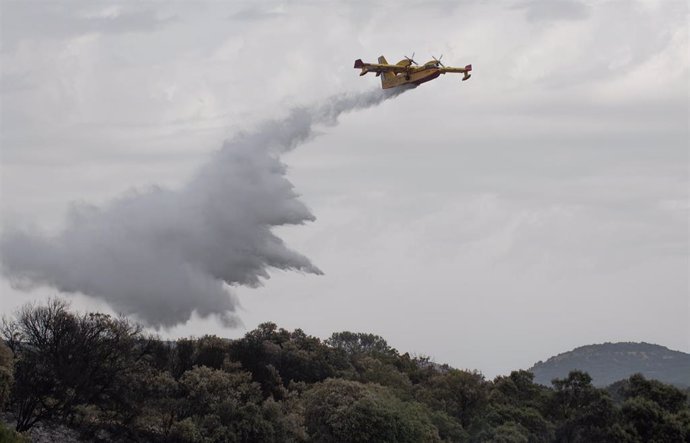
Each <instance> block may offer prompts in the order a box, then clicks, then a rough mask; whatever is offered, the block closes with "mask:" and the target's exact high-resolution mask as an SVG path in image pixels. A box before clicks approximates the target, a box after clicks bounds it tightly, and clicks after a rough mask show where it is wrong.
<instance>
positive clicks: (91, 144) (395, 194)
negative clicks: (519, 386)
mask: <svg viewBox="0 0 690 443" xmlns="http://www.w3.org/2000/svg"><path fill="white" fill-rule="evenodd" d="M0 16H1V20H2V23H1V24H2V26H1V29H0V31H1V37H2V38H1V45H2V46H1V49H0V55H1V57H2V65H1V68H0V69H1V73H2V79H1V82H0V94H1V95H0V98H1V109H0V125H1V127H0V143H1V145H0V146H1V173H2V175H1V185H2V187H1V194H0V196H1V197H2V200H1V207H0V209H1V210H2V220H1V221H2V226H1V229H2V230H3V232H8V231H9V230H14V229H18V228H21V229H24V228H26V229H28V228H30V229H32V230H34V231H36V230H37V231H40V232H43V233H45V235H46V236H51V235H59V233H60V232H61V231H62V230H63V229H64V228H65V226H66V225H68V223H69V218H67V214H68V212H69V211H70V208H73V207H74V205H75V204H84V203H88V204H91V205H94V207H98V208H100V207H108V205H110V204H111V202H113V201H120V200H121V199H123V198H125V197H123V196H127V195H132V193H133V192H135V191H136V192H147V190H150V189H154V187H155V189H164V190H170V191H174V192H178V191H179V190H182V189H184V187H185V186H186V184H187V183H189V182H190V180H191V178H192V177H194V176H195V174H197V171H199V168H201V167H202V165H205V164H208V163H209V162H212V161H213V160H209V159H213V158H215V157H213V156H214V155H215V154H214V153H217V152H218V150H219V149H220V148H221V146H223V142H224V140H226V139H232V138H233V137H234V136H236V135H237V134H238V133H239V132H240V131H245V132H246V131H252V130H255V129H256V128H257V127H259V126H258V125H260V124H261V122H263V121H266V120H270V119H281V118H283V117H285V116H286V115H288V113H289V112H290V110H291V109H292V108H293V107H295V106H304V107H309V106H312V105H314V104H317V105H318V104H320V103H323V102H324V100H327V99H328V98H329V97H331V96H333V95H334V94H340V93H361V92H363V91H369V90H372V89H375V88H378V87H379V85H380V81H379V79H378V78H376V77H374V76H373V75H368V76H364V77H360V76H358V71H356V70H354V69H353V68H352V65H353V62H354V60H355V59H357V58H362V59H363V60H364V61H366V62H374V61H375V60H376V58H377V57H378V56H379V55H381V54H383V55H385V56H386V57H387V59H388V61H389V62H396V61H397V60H398V59H400V58H402V56H403V55H405V54H407V55H411V54H412V53H413V52H414V53H415V58H416V59H417V61H419V62H425V61H427V60H428V59H430V58H431V56H432V55H435V56H437V57H438V56H439V55H441V54H443V61H444V62H445V63H446V64H447V65H452V66H464V65H466V64H470V63H471V64H472V65H473V67H474V71H473V76H472V78H471V80H469V81H467V82H462V83H461V82H460V76H453V75H450V74H449V75H446V76H442V77H440V78H439V79H437V80H435V81H433V82H430V83H426V84H424V85H422V86H420V87H419V88H417V89H415V90H412V91H408V92H406V93H404V94H402V95H401V96H399V97H396V98H395V99H392V100H387V101H385V102H383V103H382V104H380V105H379V106H376V107H371V108H368V109H362V110H358V111H353V112H351V113H347V114H344V115H342V116H341V117H340V119H339V123H338V124H337V125H321V126H319V127H318V128H316V129H317V130H318V135H317V136H316V137H313V138H312V139H310V140H308V141H307V142H306V143H304V144H302V145H300V146H298V147H297V148H296V149H295V150H293V151H291V152H289V153H286V154H284V155H282V156H281V157H280V160H281V161H282V162H283V163H284V164H286V165H287V171H286V176H285V178H286V179H287V180H289V182H291V183H292V185H294V192H296V193H297V194H299V195H300V197H299V201H301V202H302V203H303V204H304V205H305V206H306V207H307V208H308V209H309V211H310V213H311V214H313V215H314V216H315V218H316V219H315V220H314V221H310V222H308V223H306V224H303V225H297V226H285V227H280V228H275V229H273V233H274V234H275V235H276V236H278V237H279V238H281V239H282V240H284V241H285V243H286V244H287V245H288V246H289V247H290V248H291V249H292V250H294V251H298V252H299V253H300V254H303V256H305V257H307V258H308V259H309V260H310V261H311V263H313V264H314V265H315V266H316V267H318V268H319V269H320V270H321V271H323V273H324V275H313V274H310V273H301V272H294V271H289V270H287V271H282V270H269V274H270V279H265V278H264V279H262V283H263V286H261V287H258V288H252V287H244V286H242V285H235V286H233V287H232V288H226V290H228V291H229V292H231V293H232V294H233V296H232V297H234V298H236V300H237V301H238V302H239V304H240V306H241V307H240V308H239V309H238V310H237V311H236V314H237V317H238V318H239V320H240V321H241V325H239V326H236V327H227V326H226V325H227V324H228V322H226V323H223V322H222V321H220V319H219V317H218V316H215V315H211V316H209V317H207V318H201V315H199V314H194V315H193V316H192V318H191V320H190V321H188V322H186V323H185V324H181V325H178V326H175V327H172V328H167V329H161V330H159V333H161V334H162V335H163V336H165V337H177V336H186V335H195V336H199V335H203V334H206V333H214V334H218V335H221V336H226V337H240V336H242V335H243V334H244V333H246V332H247V331H248V330H251V329H253V328H254V327H256V326H257V325H258V324H259V323H261V322H264V321H274V322H276V323H277V324H278V325H279V326H282V327H285V328H288V329H294V328H302V329H303V330H304V331H305V332H307V333H309V334H312V335H317V336H320V337H322V338H327V337H328V336H329V335H330V334H331V333H332V332H335V331H342V330H350V331H362V332H372V333H376V334H379V335H381V336H383V337H384V338H386V339H387V340H388V341H389V343H390V344H391V345H393V346H394V347H396V348H397V349H399V350H400V351H407V352H410V353H416V354H423V355H429V356H431V357H432V358H434V359H435V360H436V361H438V362H441V363H449V364H451V365H452V366H455V367H460V368H470V369H478V370H481V371H482V372H483V373H484V374H485V375H487V376H488V377H493V376H495V375H497V374H502V373H507V372H509V371H510V370H512V369H518V368H527V367H529V366H531V365H532V364H533V363H534V362H536V361H538V360H543V359H546V358H548V357H550V356H552V355H554V354H557V353H560V352H564V351H567V350H570V349H572V348H574V347H576V346H581V345H586V344H591V343H602V342H607V341H610V342H615V341H647V342H652V343H658V344H661V345H664V346H668V347H670V348H672V349H677V350H681V351H685V352H690V306H689V294H690V288H689V277H688V268H689V238H688V236H689V229H688V228H689V226H688V220H689V195H688V189H689V184H690V183H689V162H688V142H689V138H690V137H689V131H688V125H689V113H688V112H689V110H688V107H689V100H690V96H689V91H688V78H689V72H688V65H689V63H688V18H689V17H688V6H687V2H686V1H681V0H678V1H674V0H660V1H648V0H644V1H642V0H639V1H634V0H629V1H575V0H562V1H551V0H548V1H547V0H543V1H529V0H515V1H507V0H506V1H496V2H493V1H492V2H488V1H481V0H476V1H471V0H465V1H461V2H457V1H448V2H440V1H439V2H432V1H414V2H412V1H407V2H400V1H373V2H347V3H346V2H301V1H295V2H289V1H286V2H246V3H242V2H200V1H189V2H165V3H163V2H133V1H132V2H122V3H106V2H91V1H84V2H11V1H7V0H1V2H0ZM235 172H236V171H234V170H232V171H229V172H228V174H230V175H232V174H235ZM229 194H231V193H229ZM118 199H120V200H118ZM230 200H231V199H230ZM104 235H105V234H104ZM0 291H1V293H2V297H1V299H0V310H1V311H2V313H4V314H8V313H11V312H13V311H14V310H15V309H16V308H17V307H19V306H21V305H22V304H24V303H26V302H28V301H36V300H38V301H40V300H45V299H46V298H47V297H50V296H51V295H56V294H59V295H60V297H65V298H67V299H69V300H72V302H73V306H74V307H75V308H78V309H84V310H86V309H97V310H101V311H106V312H113V310H114V308H113V307H112V306H111V305H109V304H108V303H107V302H106V301H105V300H107V298H103V297H100V296H98V294H92V295H95V297H94V296H89V295H84V294H62V293H60V292H59V291H58V290H57V289H55V288H52V287H50V286H40V287H34V288H31V289H27V288H19V287H12V284H11V283H10V281H9V277H8V276H7V273H5V276H3V277H2V280H1V281H0ZM189 297H190V298H193V297H195V294H189ZM228 297H230V296H228ZM206 314H208V313H206Z"/></svg>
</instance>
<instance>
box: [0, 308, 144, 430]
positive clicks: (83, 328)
mask: <svg viewBox="0 0 690 443" xmlns="http://www.w3.org/2000/svg"><path fill="white" fill-rule="evenodd" d="M67 307H68V305H67V303H66V302H64V301H61V300H58V299H53V300H50V301H49V302H48V303H47V304H46V305H44V306H33V305H27V306H25V307H24V308H22V309H21V310H20V311H19V312H18V313H17V314H16V316H15V319H14V320H11V321H5V325H4V326H3V332H4V335H5V337H4V338H5V340H13V341H14V343H15V348H16V351H15V352H16V355H17V360H16V363H15V386H14V390H13V398H14V405H15V415H16V417H17V430H18V431H24V430H26V429H29V428H30V427H31V426H33V425H34V424H35V423H36V422H37V421H39V420H44V419H47V418H52V417H57V418H61V419H67V418H69V417H71V416H73V414H74V412H75V407H76V406H77V405H80V404H82V405H83V404H95V405H98V406H99V407H101V408H105V409H109V410H113V411H115V410H118V409H119V410H120V411H128V410H129V408H127V407H122V406H123V405H125V404H127V403H128V399H129V398H131V397H132V396H133V393H132V392H131V391H130V389H131V384H130V383H128V382H126V379H127V377H128V375H130V374H131V373H132V372H135V371H136V370H137V364H138V363H140V362H141V359H142V357H143V356H144V355H145V354H146V352H147V351H146V340H145V339H144V337H143V336H142V334H141V328H140V326H138V325H136V324H133V323H131V322H129V321H128V320H126V319H124V318H112V317H110V316H108V315H104V314H94V313H90V314H83V315H75V314H72V313H70V312H69V311H68V310H67ZM142 363H143V362H142ZM127 413H128V414H132V413H134V414H136V411H128V412H127Z"/></svg>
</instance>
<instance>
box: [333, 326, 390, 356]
mask: <svg viewBox="0 0 690 443" xmlns="http://www.w3.org/2000/svg"><path fill="white" fill-rule="evenodd" d="M326 344H328V345H329V346H332V347H334V348H336V349H341V350H343V351H344V352H345V353H346V354H347V355H348V356H353V355H358V354H378V355H393V354H397V351H396V350H395V349H393V348H391V347H390V346H388V343H387V342H386V340H384V339H383V338H382V337H380V336H378V335H374V334H365V333H361V332H349V331H344V332H335V333H333V335H331V338H329V339H328V340H326Z"/></svg>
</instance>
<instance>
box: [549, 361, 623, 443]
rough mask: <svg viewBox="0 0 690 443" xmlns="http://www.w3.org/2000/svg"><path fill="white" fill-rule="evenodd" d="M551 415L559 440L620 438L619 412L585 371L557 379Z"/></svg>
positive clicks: (608, 439) (580, 440)
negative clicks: (617, 427)
mask: <svg viewBox="0 0 690 443" xmlns="http://www.w3.org/2000/svg"><path fill="white" fill-rule="evenodd" d="M553 386H554V391H555V392H554V394H553V396H552V398H551V406H550V408H549V409H550V416H551V418H553V419H554V421H555V423H556V439H557V440H558V441H568V442H591V441H616V440H618V439H619V437H618V436H617V432H618V431H617V430H616V429H614V428H613V427H612V424H614V423H615V422H616V411H615V410H614V408H613V402H612V401H611V399H610V397H609V396H608V394H607V393H606V392H605V391H603V390H600V389H597V388H595V387H594V386H592V378H591V377H590V376H589V375H588V374H587V373H585V372H581V371H571V372H570V374H569V375H568V378H565V379H555V380H553Z"/></svg>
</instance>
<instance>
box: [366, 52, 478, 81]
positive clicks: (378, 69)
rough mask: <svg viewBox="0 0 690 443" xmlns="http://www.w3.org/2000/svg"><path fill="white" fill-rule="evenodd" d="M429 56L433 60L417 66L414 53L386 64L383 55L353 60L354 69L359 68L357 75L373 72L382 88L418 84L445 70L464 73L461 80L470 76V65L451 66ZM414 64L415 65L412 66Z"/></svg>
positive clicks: (433, 77)
mask: <svg viewBox="0 0 690 443" xmlns="http://www.w3.org/2000/svg"><path fill="white" fill-rule="evenodd" d="M442 57H443V56H441V57H439V58H436V57H433V56H432V57H431V58H433V60H431V61H428V62H426V63H424V64H423V65H422V66H419V65H418V64H417V62H416V61H414V53H413V54H412V57H408V56H405V58H404V59H403V60H400V61H399V62H398V63H396V64H394V65H391V64H388V62H387V61H386V58H385V57H384V56H381V57H379V62H378V63H364V62H362V59H358V60H355V69H361V70H362V72H361V73H360V74H359V75H364V74H366V73H367V72H375V73H376V76H377V77H379V76H380V77H381V87H382V88H383V89H388V88H395V87H398V86H402V85H409V84H411V85H420V84H422V83H424V82H428V81H430V80H433V79H435V78H436V77H438V76H439V75H441V74H445V73H447V72H459V73H462V74H465V75H464V76H463V77H462V81H465V80H467V79H468V78H470V77H471V76H472V74H470V71H471V70H472V65H467V66H465V67H464V68H451V67H450V66H445V65H444V64H443V63H441V58H442ZM412 65H415V66H412Z"/></svg>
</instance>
